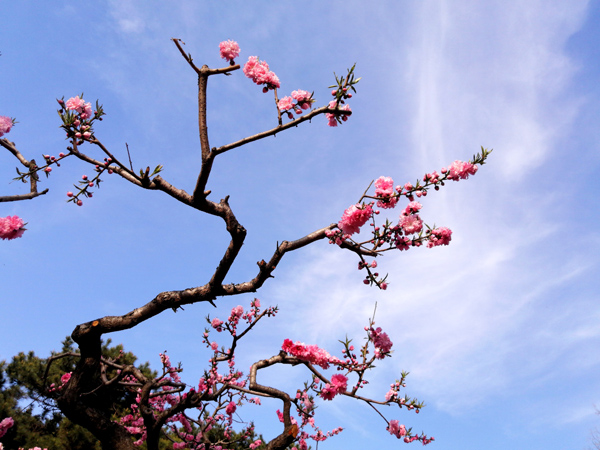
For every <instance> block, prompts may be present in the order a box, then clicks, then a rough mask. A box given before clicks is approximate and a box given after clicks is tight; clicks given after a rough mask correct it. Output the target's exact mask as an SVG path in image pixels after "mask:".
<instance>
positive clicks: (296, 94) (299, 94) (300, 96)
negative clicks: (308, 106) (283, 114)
mask: <svg viewBox="0 0 600 450" xmlns="http://www.w3.org/2000/svg"><path fill="white" fill-rule="evenodd" d="M310 96H311V95H310V93H309V92H308V91H303V90H302V89H298V90H296V91H292V98H293V99H294V100H296V101H297V102H298V103H300V102H304V101H306V100H308V99H309V98H310Z"/></svg>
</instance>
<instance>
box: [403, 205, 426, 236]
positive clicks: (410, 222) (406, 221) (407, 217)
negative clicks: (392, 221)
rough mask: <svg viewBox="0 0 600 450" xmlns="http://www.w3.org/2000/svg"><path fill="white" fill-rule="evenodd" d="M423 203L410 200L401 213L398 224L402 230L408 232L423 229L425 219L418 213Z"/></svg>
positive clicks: (417, 231)
mask: <svg viewBox="0 0 600 450" xmlns="http://www.w3.org/2000/svg"><path fill="white" fill-rule="evenodd" d="M422 207H423V205H421V204H420V203H419V202H410V203H409V204H408V205H407V206H406V208H405V209H404V211H403V212H402V214H401V215H400V222H398V224H399V225H400V227H402V230H403V231H404V233H406V234H415V233H420V232H421V230H422V229H423V221H422V220H421V218H420V217H419V215H418V214H416V213H417V212H418V211H419V210H420V209H421V208H422Z"/></svg>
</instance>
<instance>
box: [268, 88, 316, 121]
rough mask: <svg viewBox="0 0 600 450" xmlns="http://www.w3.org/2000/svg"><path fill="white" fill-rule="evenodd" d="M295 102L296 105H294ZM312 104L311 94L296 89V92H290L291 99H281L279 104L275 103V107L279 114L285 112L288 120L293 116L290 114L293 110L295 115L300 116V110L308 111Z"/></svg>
mask: <svg viewBox="0 0 600 450" xmlns="http://www.w3.org/2000/svg"><path fill="white" fill-rule="evenodd" d="M294 100H296V103H294ZM313 103H314V100H313V99H312V94H311V93H310V92H308V91H303V90H302V89H298V90H296V91H292V96H291V97H287V96H286V97H283V98H282V99H281V100H279V102H277V107H278V108H279V111H281V112H287V115H288V118H289V119H293V118H294V116H293V114H292V113H291V111H292V110H293V111H294V112H295V113H296V114H302V110H303V109H304V110H306V109H310V106H311V105H312V104H313Z"/></svg>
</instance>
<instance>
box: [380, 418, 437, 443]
mask: <svg viewBox="0 0 600 450" xmlns="http://www.w3.org/2000/svg"><path fill="white" fill-rule="evenodd" d="M387 430H388V431H389V433H390V434H391V435H392V436H396V437H397V438H398V439H402V438H404V442H406V443H407V444H408V443H410V442H414V441H421V443H422V444H423V445H427V444H429V443H431V442H432V441H435V438H433V437H429V438H428V437H427V436H425V435H424V434H422V435H421V436H419V435H415V436H411V435H410V433H409V432H407V431H406V427H405V426H404V425H402V424H400V422H398V421H397V420H390V423H389V425H388V427H387Z"/></svg>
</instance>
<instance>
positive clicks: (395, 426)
mask: <svg viewBox="0 0 600 450" xmlns="http://www.w3.org/2000/svg"><path fill="white" fill-rule="evenodd" d="M387 430H388V431H389V432H390V434H392V435H394V436H396V437H397V438H398V439H400V438H402V437H404V436H406V427H405V426H404V425H401V424H400V423H399V422H398V421H397V420H390V424H389V426H388V427H387Z"/></svg>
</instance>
